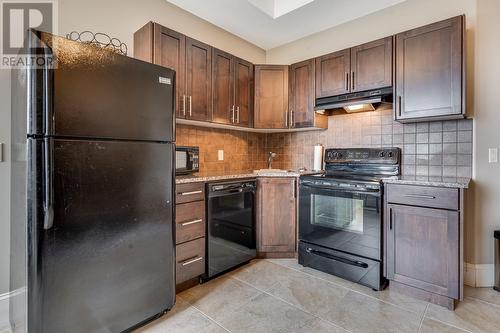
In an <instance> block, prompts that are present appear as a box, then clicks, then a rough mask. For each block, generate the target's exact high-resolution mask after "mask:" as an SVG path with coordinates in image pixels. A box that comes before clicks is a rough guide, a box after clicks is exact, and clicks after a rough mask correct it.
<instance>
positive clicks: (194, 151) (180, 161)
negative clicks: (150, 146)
mask: <svg viewBox="0 0 500 333" xmlns="http://www.w3.org/2000/svg"><path fill="white" fill-rule="evenodd" d="M199 170H200V149H199V148H198V147H183V146H178V147H176V148H175V174H176V175H187V174H190V173H194V172H198V171H199Z"/></svg>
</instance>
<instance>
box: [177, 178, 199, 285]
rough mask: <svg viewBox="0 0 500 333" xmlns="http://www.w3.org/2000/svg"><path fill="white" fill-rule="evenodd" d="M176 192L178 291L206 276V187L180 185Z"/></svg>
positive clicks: (197, 184)
mask: <svg viewBox="0 0 500 333" xmlns="http://www.w3.org/2000/svg"><path fill="white" fill-rule="evenodd" d="M175 192H176V205H175V244H176V247H175V276H176V284H177V288H176V289H177V292H180V291H182V290H185V289H187V288H190V287H192V286H194V285H196V284H198V277H199V276H200V275H202V274H205V247H206V238H205V235H206V218H205V214H206V213H205V184H204V183H188V184H179V185H177V186H176V190H175Z"/></svg>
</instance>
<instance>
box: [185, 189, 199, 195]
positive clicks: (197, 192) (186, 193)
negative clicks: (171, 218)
mask: <svg viewBox="0 0 500 333" xmlns="http://www.w3.org/2000/svg"><path fill="white" fill-rule="evenodd" d="M201 193H203V191H202V190H199V191H191V192H181V193H180V195H193V194H201Z"/></svg>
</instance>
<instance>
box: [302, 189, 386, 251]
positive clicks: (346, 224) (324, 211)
mask: <svg viewBox="0 0 500 333" xmlns="http://www.w3.org/2000/svg"><path fill="white" fill-rule="evenodd" d="M299 204H300V206H299V239H300V240H301V241H304V242H308V243H311V244H316V245H320V246H323V247H327V248H330V249H334V250H337V251H342V252H346V253H349V254H354V255H358V256H362V257H365V258H370V259H374V260H381V259H382V253H381V240H382V201H381V192H380V190H367V191H356V190H350V189H336V188H328V187H320V186H317V185H304V184H301V186H300V199H299Z"/></svg>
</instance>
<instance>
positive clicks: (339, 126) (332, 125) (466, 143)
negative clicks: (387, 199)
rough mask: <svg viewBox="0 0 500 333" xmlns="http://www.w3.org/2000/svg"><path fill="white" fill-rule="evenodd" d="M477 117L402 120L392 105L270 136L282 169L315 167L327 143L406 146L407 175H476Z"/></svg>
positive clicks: (420, 177)
mask: <svg viewBox="0 0 500 333" xmlns="http://www.w3.org/2000/svg"><path fill="white" fill-rule="evenodd" d="M472 125H473V123H472V119H463V120H449V121H433V122H421V123H412V124H401V123H399V122H396V121H394V120H393V119H392V109H389V108H387V109H383V110H377V111H374V112H364V113H358V114H345V115H335V116H331V117H329V118H328V130H326V131H317V132H296V133H279V134H274V133H273V134H267V135H266V146H265V149H266V152H267V151H275V152H276V153H278V157H277V159H276V162H275V167H276V168H283V169H297V168H300V167H306V168H308V169H311V167H312V163H313V146H314V145H315V144H316V143H321V144H323V145H324V146H325V147H327V148H331V147H332V148H333V147H335V148H349V147H367V148H369V147H372V148H378V147H400V148H401V150H402V153H403V156H402V174H403V175H404V176H405V178H410V179H412V178H415V179H418V180H437V179H441V178H443V177H444V178H453V177H471V176H472V139H473V133H472V130H473V127H472Z"/></svg>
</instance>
